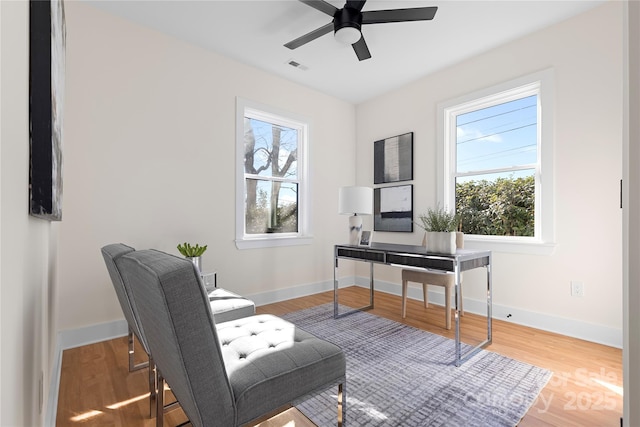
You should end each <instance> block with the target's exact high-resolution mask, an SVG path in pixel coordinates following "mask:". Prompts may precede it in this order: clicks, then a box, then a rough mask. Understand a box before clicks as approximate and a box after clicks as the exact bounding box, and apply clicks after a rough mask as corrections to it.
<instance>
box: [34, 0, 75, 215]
mask: <svg viewBox="0 0 640 427" xmlns="http://www.w3.org/2000/svg"><path fill="white" fill-rule="evenodd" d="M65 39H66V25H65V17H64V3H63V2H62V0H51V1H43V0H31V1H30V2H29V144H30V164H29V204H30V206H29V213H30V214H31V215H33V216H36V217H39V218H44V219H48V220H51V221H60V220H62V116H63V105H64V103H63V96H64V70H65V45H66V40H65Z"/></svg>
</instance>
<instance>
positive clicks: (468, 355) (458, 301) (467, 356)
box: [455, 255, 493, 366]
mask: <svg viewBox="0 0 640 427" xmlns="http://www.w3.org/2000/svg"><path fill="white" fill-rule="evenodd" d="M486 268H487V339H486V340H484V341H483V342H481V343H480V344H478V345H477V346H475V347H474V348H472V349H471V350H469V351H468V352H467V353H466V354H465V355H464V356H462V349H461V345H460V312H459V307H460V304H461V302H462V295H461V293H460V292H459V288H460V269H459V268H458V266H456V268H455V270H456V271H455V275H456V279H455V280H456V283H455V289H456V314H455V317H456V343H455V347H456V348H455V353H456V361H455V363H456V366H460V365H461V364H462V362H464V361H465V360H468V359H470V358H471V357H473V356H474V355H475V354H476V353H478V352H479V351H481V350H482V349H483V348H484V347H486V346H488V345H489V344H491V341H492V337H491V328H492V324H491V316H492V315H493V314H492V295H491V293H492V291H491V285H492V284H491V255H489V263H488V264H487V266H486Z"/></svg>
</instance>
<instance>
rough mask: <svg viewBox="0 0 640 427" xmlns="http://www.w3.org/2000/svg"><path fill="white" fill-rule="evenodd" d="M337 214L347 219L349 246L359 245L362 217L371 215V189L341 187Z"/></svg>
mask: <svg viewBox="0 0 640 427" xmlns="http://www.w3.org/2000/svg"><path fill="white" fill-rule="evenodd" d="M338 212H339V213H340V214H342V215H353V216H351V217H349V244H350V245H357V244H358V243H360V236H361V235H362V217H360V216H358V214H360V215H371V214H372V213H373V188H370V187H341V188H340V191H339V192H338Z"/></svg>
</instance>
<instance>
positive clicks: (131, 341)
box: [128, 327, 149, 372]
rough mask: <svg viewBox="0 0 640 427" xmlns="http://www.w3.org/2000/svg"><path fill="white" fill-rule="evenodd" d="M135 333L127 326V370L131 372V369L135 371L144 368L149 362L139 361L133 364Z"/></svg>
mask: <svg viewBox="0 0 640 427" xmlns="http://www.w3.org/2000/svg"><path fill="white" fill-rule="evenodd" d="M134 335H135V334H134V333H133V331H132V330H131V327H129V335H128V339H129V372H133V371H137V370H139V369H144V368H146V367H147V366H149V362H148V361H147V362H140V363H138V364H137V365H136V364H135V360H134V359H135V354H136V349H135V336H134Z"/></svg>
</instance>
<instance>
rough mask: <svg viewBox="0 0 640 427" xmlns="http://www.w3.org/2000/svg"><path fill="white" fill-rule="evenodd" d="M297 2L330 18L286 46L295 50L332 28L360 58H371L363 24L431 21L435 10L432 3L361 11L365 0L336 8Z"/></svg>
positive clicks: (312, 0) (320, 1)
mask: <svg viewBox="0 0 640 427" xmlns="http://www.w3.org/2000/svg"><path fill="white" fill-rule="evenodd" d="M299 1H300V2H302V3H304V4H306V5H308V6H311V7H312V8H314V9H316V10H319V11H320V12H323V13H326V14H327V15H329V16H331V17H333V21H332V22H330V23H328V24H327V25H323V26H322V27H320V28H317V29H315V30H313V31H311V32H310V33H307V34H305V35H304V36H301V37H298V38H297V39H295V40H292V41H290V42H289V43H287V44H285V46H286V47H288V48H289V49H296V48H298V47H300V46H302V45H304V44H307V43H309V42H310V41H313V40H315V39H317V38H318V37H320V36H323V35H325V34H327V33H329V32H331V31H332V30H333V31H334V35H335V38H336V40H338V41H339V42H341V43H343V44H350V45H352V46H353V50H354V51H355V53H356V55H357V56H358V59H359V60H360V61H364V60H365V59H369V58H371V53H370V52H369V48H368V47H367V43H366V42H365V40H364V37H363V35H362V32H361V28H362V25H365V24H382V23H386V22H407V21H430V20H431V19H433V17H434V16H435V15H436V11H437V10H438V8H437V7H435V6H433V7H416V8H410V9H390V10H368V11H365V12H363V11H362V8H363V7H364V4H365V3H366V2H367V0H347V2H346V3H345V5H344V7H343V8H342V9H338V8H337V7H335V6H334V5H332V4H330V3H327V2H326V1H324V0H299Z"/></svg>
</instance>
